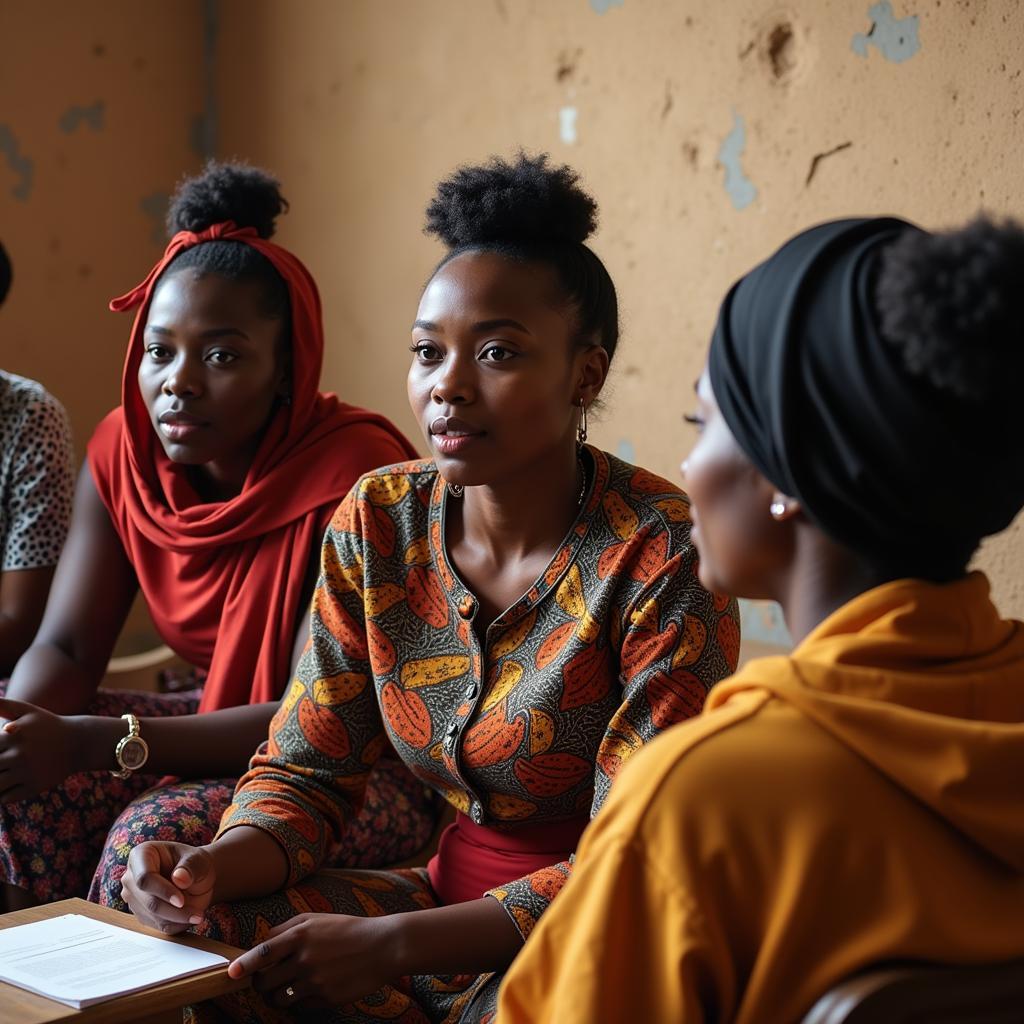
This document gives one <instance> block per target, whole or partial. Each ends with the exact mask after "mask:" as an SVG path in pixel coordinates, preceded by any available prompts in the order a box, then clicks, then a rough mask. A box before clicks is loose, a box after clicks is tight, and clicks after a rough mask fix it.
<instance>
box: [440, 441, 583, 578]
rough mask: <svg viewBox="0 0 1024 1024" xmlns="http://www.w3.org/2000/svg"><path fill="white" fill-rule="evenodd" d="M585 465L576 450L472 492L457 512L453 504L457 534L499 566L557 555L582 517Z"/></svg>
mask: <svg viewBox="0 0 1024 1024" xmlns="http://www.w3.org/2000/svg"><path fill="white" fill-rule="evenodd" d="M582 462H583V460H581V459H579V458H578V457H577V453H576V449H575V446H573V447H571V448H568V449H566V450H564V451H563V450H559V451H557V452H553V453H552V454H551V455H550V456H549V457H548V458H546V459H544V460H543V461H542V462H540V463H535V464H532V465H531V466H529V467H528V468H527V469H524V470H523V472H521V473H519V474H515V475H509V476H507V477H505V478H504V479H502V480H498V481H495V482H494V483H492V484H487V485H481V486H479V487H467V488H466V490H465V493H464V494H463V496H462V499H461V502H460V503H459V505H458V506H457V507H456V506H455V503H454V502H449V505H448V508H449V510H450V512H454V515H451V518H450V526H451V528H452V530H453V533H454V534H458V536H459V539H460V540H462V541H463V542H465V543H466V544H467V545H471V546H473V547H474V548H475V549H476V550H477V551H481V552H486V553H487V554H488V556H489V558H490V559H491V560H492V561H494V562H495V563H496V564H501V563H503V562H506V561H509V560H513V561H514V560H517V559H524V558H528V557H530V556H531V555H534V554H536V553H537V552H545V551H548V552H551V553H553V552H554V549H555V548H556V547H557V546H558V545H559V544H560V543H561V541H562V540H563V538H564V537H565V535H566V533H567V532H568V530H569V527H570V526H571V525H572V523H573V520H574V519H575V518H576V516H577V514H578V513H579V504H580V502H579V499H580V491H581V488H582V487H583V484H584V482H585V479H586V477H585V475H584V474H585V470H584V469H582V468H581V463H582Z"/></svg>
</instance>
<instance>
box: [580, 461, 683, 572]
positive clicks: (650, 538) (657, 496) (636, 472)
mask: <svg viewBox="0 0 1024 1024" xmlns="http://www.w3.org/2000/svg"><path fill="white" fill-rule="evenodd" d="M591 455H592V457H593V459H594V462H595V464H596V466H597V474H598V479H597V484H596V486H595V488H594V491H593V494H592V497H591V499H590V505H589V506H588V511H589V514H590V516H591V522H590V534H591V544H596V545H598V546H600V547H601V548H602V549H603V551H602V554H601V565H600V566H599V576H601V577H602V578H604V577H605V576H608V575H620V576H621V575H622V574H624V573H625V574H627V575H631V576H633V577H634V578H636V579H638V580H639V579H640V577H641V576H643V577H644V578H645V579H649V578H650V577H651V576H653V575H657V573H658V571H659V569H660V568H661V567H664V566H666V565H668V564H669V563H671V564H672V565H678V560H679V559H683V560H686V559H689V558H695V557H696V553H695V551H694V549H693V545H692V543H691V542H690V526H691V523H690V501H689V498H688V497H687V496H686V495H685V494H684V493H683V491H682V490H681V489H680V488H679V487H677V486H676V485H675V484H673V483H671V482H670V481H668V480H666V479H664V478H663V477H660V476H658V475H657V474H655V473H652V472H651V471H650V470H647V469H642V468H640V467H638V466H633V465H630V464H629V463H628V462H623V461H622V460H621V459H619V458H616V457H615V456H614V455H609V454H608V453H607V452H602V451H597V450H596V449H591ZM638 561H639V562H641V563H642V564H643V566H644V571H643V572H642V573H640V574H639V575H637V572H635V571H633V570H632V569H630V568H629V567H630V566H632V565H633V563H635V562H638Z"/></svg>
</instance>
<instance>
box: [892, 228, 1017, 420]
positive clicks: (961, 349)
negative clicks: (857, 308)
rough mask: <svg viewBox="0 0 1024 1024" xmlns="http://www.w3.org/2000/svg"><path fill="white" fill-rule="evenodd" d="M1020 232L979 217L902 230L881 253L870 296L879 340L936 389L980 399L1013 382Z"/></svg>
mask: <svg viewBox="0 0 1024 1024" xmlns="http://www.w3.org/2000/svg"><path fill="white" fill-rule="evenodd" d="M1022 279H1024V228H1022V227H1021V225H1020V224H1018V223H1016V222H1015V221H1012V220H1006V221H1003V222H1001V223H999V222H996V221H993V220H992V219H991V218H989V217H987V216H984V215H981V216H978V217H976V218H975V219H974V220H973V221H971V222H970V223H969V224H967V225H966V226H965V227H963V228H959V229H957V230H954V231H945V232H938V233H935V234H928V233H927V232H923V231H908V232H906V233H905V234H904V235H903V236H902V237H900V238H899V239H897V240H896V241H895V242H894V243H893V244H892V245H890V246H889V247H888V248H887V249H886V250H885V252H884V253H883V254H882V260H881V268H880V271H879V275H878V281H877V285H876V291H875V302H876V305H877V308H878V314H879V317H880V326H881V330H882V334H883V335H884V336H885V338H886V339H887V340H888V341H889V342H891V343H892V344H893V345H895V346H896V347H897V348H899V349H901V350H902V353H903V359H904V363H905V364H906V366H907V369H909V370H910V371H911V373H914V374H916V375H918V376H921V377H923V378H925V379H927V380H928V381H929V382H930V383H931V384H932V386H933V387H935V388H936V389H937V390H939V391H942V392H946V393H947V394H950V395H952V396H955V397H957V398H967V399H971V400H983V399H986V398H989V397H991V396H993V395H994V394H996V393H997V392H998V391H999V390H1000V389H1001V381H1005V380H1007V374H1008V372H1009V377H1010V378H1012V380H1013V381H1014V382H1015V383H1016V380H1017V374H1016V373H1014V372H1012V370H1013V369H1014V368H1019V367H1020V364H1021V359H1022V357H1024V288H1022V286H1021V281H1022Z"/></svg>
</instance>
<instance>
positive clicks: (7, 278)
mask: <svg viewBox="0 0 1024 1024" xmlns="http://www.w3.org/2000/svg"><path fill="white" fill-rule="evenodd" d="M13 277H14V271H13V270H12V268H11V261H10V259H8V257H7V252H6V250H5V249H4V247H3V246H2V245H0V306H2V305H3V304H4V299H6V298H7V293H8V292H9V291H10V289H11V279H12V278H13Z"/></svg>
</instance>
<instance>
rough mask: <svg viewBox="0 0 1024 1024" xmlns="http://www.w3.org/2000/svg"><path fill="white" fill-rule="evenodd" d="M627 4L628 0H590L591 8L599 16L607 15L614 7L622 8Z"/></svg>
mask: <svg viewBox="0 0 1024 1024" xmlns="http://www.w3.org/2000/svg"><path fill="white" fill-rule="evenodd" d="M625 2H626V0H590V6H591V7H593V8H594V10H595V11H597V13H598V14H606V13H607V12H608V11H610V10H611V9H612V8H613V7H621V6H622V5H623V4H624V3H625Z"/></svg>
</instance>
